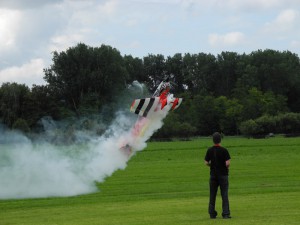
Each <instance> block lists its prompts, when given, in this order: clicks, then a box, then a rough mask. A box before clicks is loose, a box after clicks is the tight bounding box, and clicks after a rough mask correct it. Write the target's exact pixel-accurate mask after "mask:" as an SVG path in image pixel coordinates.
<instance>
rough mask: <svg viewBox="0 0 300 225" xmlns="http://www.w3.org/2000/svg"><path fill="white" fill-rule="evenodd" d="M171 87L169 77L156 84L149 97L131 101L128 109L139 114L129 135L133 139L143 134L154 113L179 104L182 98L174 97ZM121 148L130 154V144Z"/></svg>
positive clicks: (168, 109)
mask: <svg viewBox="0 0 300 225" xmlns="http://www.w3.org/2000/svg"><path fill="white" fill-rule="evenodd" d="M171 87H172V86H171V83H170V82H169V78H167V79H165V80H164V81H162V82H161V83H160V84H159V85H158V87H157V89H156V91H155V92H154V94H153V95H152V97H151V98H142V99H135V100H134V101H133V102H132V104H131V107H130V111H131V112H133V113H135V114H137V115H138V116H139V117H138V119H137V121H136V123H135V125H134V127H133V128H132V130H131V136H132V137H133V139H134V140H137V139H138V137H141V136H143V135H144V133H145V131H146V130H147V127H148V125H149V123H151V118H153V117H155V114H156V113H160V112H161V111H164V112H168V111H170V110H175V109H177V108H178V107H179V106H180V104H181V102H182V98H174V97H173V94H171V93H170V89H171ZM134 140H133V141H134ZM131 142H132V141H131ZM121 150H123V151H124V152H125V153H126V154H128V155H130V154H131V153H132V151H133V147H132V144H130V143H127V144H125V145H124V146H123V147H121Z"/></svg>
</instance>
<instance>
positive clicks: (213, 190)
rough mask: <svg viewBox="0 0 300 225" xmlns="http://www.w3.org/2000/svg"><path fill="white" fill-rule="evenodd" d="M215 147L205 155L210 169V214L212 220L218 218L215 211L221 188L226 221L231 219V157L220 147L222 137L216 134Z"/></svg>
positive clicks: (214, 136)
mask: <svg viewBox="0 0 300 225" xmlns="http://www.w3.org/2000/svg"><path fill="white" fill-rule="evenodd" d="M213 142H214V145H213V146H212V147H210V148H208V149H207V152H206V155H205V159H204V160H205V164H206V165H207V166H209V167H210V179H209V191H210V195H209V205H208V213H209V214H210V218H211V219H215V218H216V217H217V214H218V213H217V211H216V210H215V204H216V196H217V192H218V187H219V186H220V190H221V196H222V209H223V212H222V216H223V218H224V219H230V218H231V216H230V209H229V200H228V187H229V183H228V169H229V165H230V155H229V152H228V151H227V149H226V148H224V147H222V146H221V145H220V143H221V135H220V133H218V132H216V133H214V134H213Z"/></svg>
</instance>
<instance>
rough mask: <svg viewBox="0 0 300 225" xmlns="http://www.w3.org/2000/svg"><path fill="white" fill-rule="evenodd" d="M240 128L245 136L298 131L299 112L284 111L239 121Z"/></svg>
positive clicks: (299, 129)
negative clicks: (274, 114) (275, 114)
mask: <svg viewBox="0 0 300 225" xmlns="http://www.w3.org/2000/svg"><path fill="white" fill-rule="evenodd" d="M240 130H241V132H242V134H243V135H245V136H255V135H264V136H266V135H267V134H269V133H285V134H299V133H300V113H284V114H279V115H277V116H268V115H264V116H261V117H259V118H256V119H255V120H252V119H251V120H247V121H244V122H242V123H241V125H240Z"/></svg>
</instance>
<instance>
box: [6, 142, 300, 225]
mask: <svg viewBox="0 0 300 225" xmlns="http://www.w3.org/2000/svg"><path fill="white" fill-rule="evenodd" d="M210 145H211V140H210V139H204V138H203V139H197V140H193V141H186V142H152V143H149V144H148V147H147V149H145V150H144V151H142V152H139V153H138V154H137V155H135V156H134V157H133V158H132V159H131V160H130V161H129V163H128V166H127V167H126V169H125V170H119V171H117V172H115V173H114V174H113V176H111V177H108V178H107V179H106V181H105V182H103V183H101V184H99V185H98V186H99V190H100V191H99V192H97V193H93V194H88V195H82V196H75V197H68V198H46V199H23V200H0V225H13V224H18V225H19V224H20V225H21V224H22V225H71V224H72V225H83V224H86V225H92V224H98V225H142V224H147V225H148V224H149V225H176V224H181V225H189V224H233V225H247V224H251V225H253V224H278V225H283V224H299V221H300V138H283V137H275V138H269V139H246V138H230V137H226V138H225V139H224V140H223V146H225V147H227V148H228V150H229V152H230V154H231V157H232V161H231V168H230V188H229V200H230V208H231V213H232V219H231V220H223V219H221V217H220V216H219V217H218V218H217V219H216V220H211V219H209V215H208V213H207V208H208V194H209V193H208V177H209V168H208V167H206V166H204V163H203V158H204V155H205V152H206V149H207V147H209V146H210ZM0 182H1V181H0ZM0 185H1V183H0ZM70 188H72V187H70ZM216 209H217V211H218V213H219V215H220V214H221V197H220V194H219V193H218V197H217V207H216Z"/></svg>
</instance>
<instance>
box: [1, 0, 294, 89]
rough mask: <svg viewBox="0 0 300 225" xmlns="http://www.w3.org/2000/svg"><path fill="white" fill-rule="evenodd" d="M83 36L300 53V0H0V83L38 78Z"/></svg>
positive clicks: (179, 49)
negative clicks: (57, 55) (54, 57)
mask: <svg viewBox="0 0 300 225" xmlns="http://www.w3.org/2000/svg"><path fill="white" fill-rule="evenodd" d="M79 42H82V43H85V44H87V45H89V46H92V47H97V46H100V45H101V44H105V45H110V46H112V47H114V48H116V49H118V50H119V51H120V52H121V54H122V55H125V54H126V55H132V56H134V57H139V58H142V57H144V56H147V55H148V54H162V55H164V56H165V57H167V56H173V55H174V54H176V53H182V54H184V53H200V52H204V53H212V54H214V55H217V54H219V53H221V52H222V51H234V52H238V53H246V54H248V53H250V52H252V51H256V50H258V49H262V50H264V49H274V50H279V51H285V50H289V51H291V52H293V53H296V54H298V56H300V0H0V84H2V82H17V83H22V84H23V83H24V84H26V85H28V86H29V87H31V85H32V84H38V85H39V84H44V83H45V82H44V80H43V68H48V67H49V66H50V65H51V64H52V52H53V51H58V52H61V51H65V50H66V49H67V48H69V47H73V46H75V45H76V44H77V43H79Z"/></svg>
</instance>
